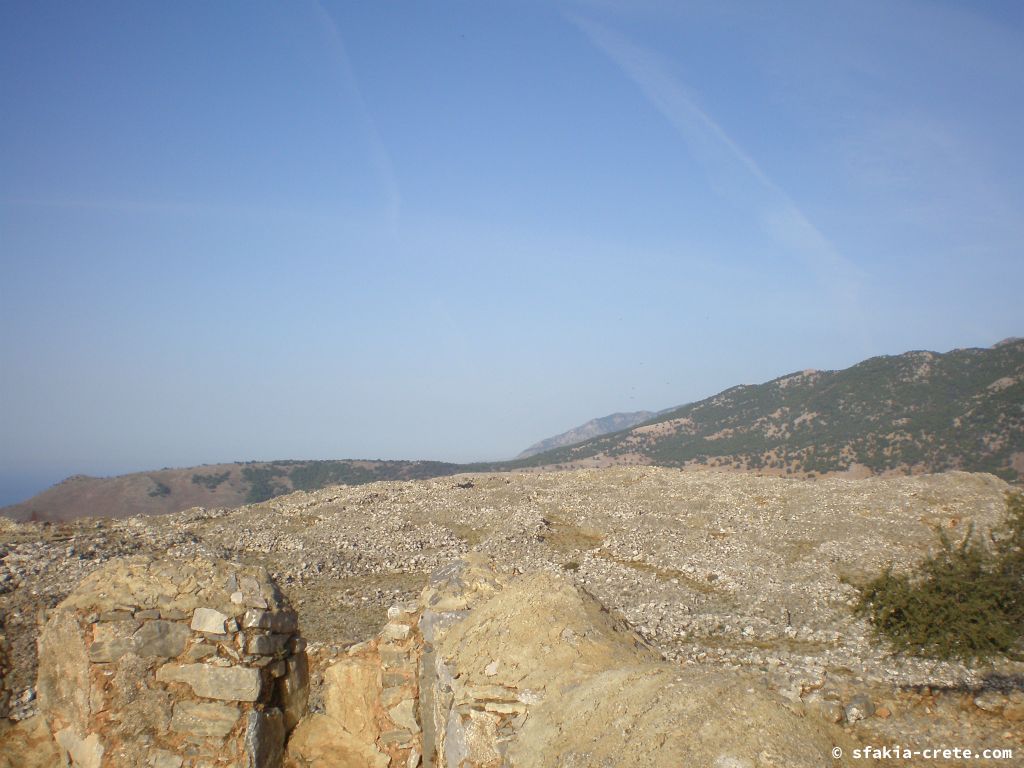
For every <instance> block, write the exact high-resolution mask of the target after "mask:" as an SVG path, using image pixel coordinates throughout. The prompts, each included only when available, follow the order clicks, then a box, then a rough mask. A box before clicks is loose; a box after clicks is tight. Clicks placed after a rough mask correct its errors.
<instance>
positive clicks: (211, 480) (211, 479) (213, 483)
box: [192, 470, 231, 491]
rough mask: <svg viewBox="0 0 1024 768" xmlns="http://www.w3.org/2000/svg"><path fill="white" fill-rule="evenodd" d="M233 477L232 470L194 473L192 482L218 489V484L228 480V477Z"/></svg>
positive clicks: (209, 488) (210, 488)
mask: <svg viewBox="0 0 1024 768" xmlns="http://www.w3.org/2000/svg"><path fill="white" fill-rule="evenodd" d="M229 477H231V471H230V470H228V471H227V472H221V473H220V474H217V473H213V474H209V475H200V474H195V475H192V483H193V484H194V485H201V486H203V487H204V488H207V489H208V490H211V491H213V490H216V489H217V486H218V485H220V484H221V483H224V482H227V479H228V478H229Z"/></svg>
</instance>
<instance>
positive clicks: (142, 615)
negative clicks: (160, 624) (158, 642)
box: [135, 608, 160, 621]
mask: <svg viewBox="0 0 1024 768" xmlns="http://www.w3.org/2000/svg"><path fill="white" fill-rule="evenodd" d="M159 618H160V611H159V610H157V609H156V608H150V609H149V610H146V611H136V612H135V619H136V621H148V620H149V619H159Z"/></svg>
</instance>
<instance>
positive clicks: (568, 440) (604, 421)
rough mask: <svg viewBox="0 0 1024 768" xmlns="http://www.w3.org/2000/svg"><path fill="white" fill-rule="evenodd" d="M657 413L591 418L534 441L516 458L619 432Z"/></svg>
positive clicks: (635, 413) (646, 412) (641, 412)
mask: <svg viewBox="0 0 1024 768" xmlns="http://www.w3.org/2000/svg"><path fill="white" fill-rule="evenodd" d="M655 415H657V414H655V413H654V412H653V411H634V412H633V413H613V414H611V415H610V416H602V417H601V418H599V419H591V420H590V421H588V422H587V423H586V424H581V425H580V426H578V427H575V428H574V429H570V430H569V431H568V432H563V433H562V434H560V435H555V436H554V437H549V438H547V439H546V440H541V441H540V442H539V443H534V444H533V445H531V446H530V447H529V448H527V449H526V450H525V451H523V452H522V453H520V454H519V455H518V456H517V457H516V458H518V459H525V458H528V457H530V456H534V455H536V454H538V453H543V452H544V451H550V450H554V449H555V448H564V447H566V446H568V445H574V444H575V443H581V442H583V441H584V440H588V439H590V438H591V437H600V436H601V435H607V434H608V433H609V432H618V431H619V430H622V429H629V428H630V427H632V426H634V425H636V424H640V423H641V422H644V421H647V420H648V419H650V418H651V417H653V416H655Z"/></svg>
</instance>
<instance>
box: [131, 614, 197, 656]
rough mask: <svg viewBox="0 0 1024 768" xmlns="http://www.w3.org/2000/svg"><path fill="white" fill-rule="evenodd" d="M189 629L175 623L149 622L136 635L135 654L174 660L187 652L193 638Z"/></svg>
mask: <svg viewBox="0 0 1024 768" xmlns="http://www.w3.org/2000/svg"><path fill="white" fill-rule="evenodd" d="M191 634H192V633H191V632H190V631H189V628H188V627H186V626H185V625H184V624H179V623H178V622H175V621H147V622H146V623H145V624H143V625H142V628H141V629H139V631H138V632H136V633H135V635H134V636H133V639H134V640H135V653H137V654H138V655H139V656H160V657H162V658H165V659H173V658H175V657H177V656H180V655H181V654H183V653H184V652H185V646H187V645H188V639H189V637H190V636H191Z"/></svg>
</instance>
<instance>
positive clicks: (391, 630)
mask: <svg viewBox="0 0 1024 768" xmlns="http://www.w3.org/2000/svg"><path fill="white" fill-rule="evenodd" d="M410 634H412V630H411V629H410V628H409V626H408V625H407V624H393V623H391V622H389V623H387V624H385V625H384V629H383V630H381V633H380V636H381V638H382V639H383V640H390V641H393V642H401V641H403V640H408V639H409V635H410Z"/></svg>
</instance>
